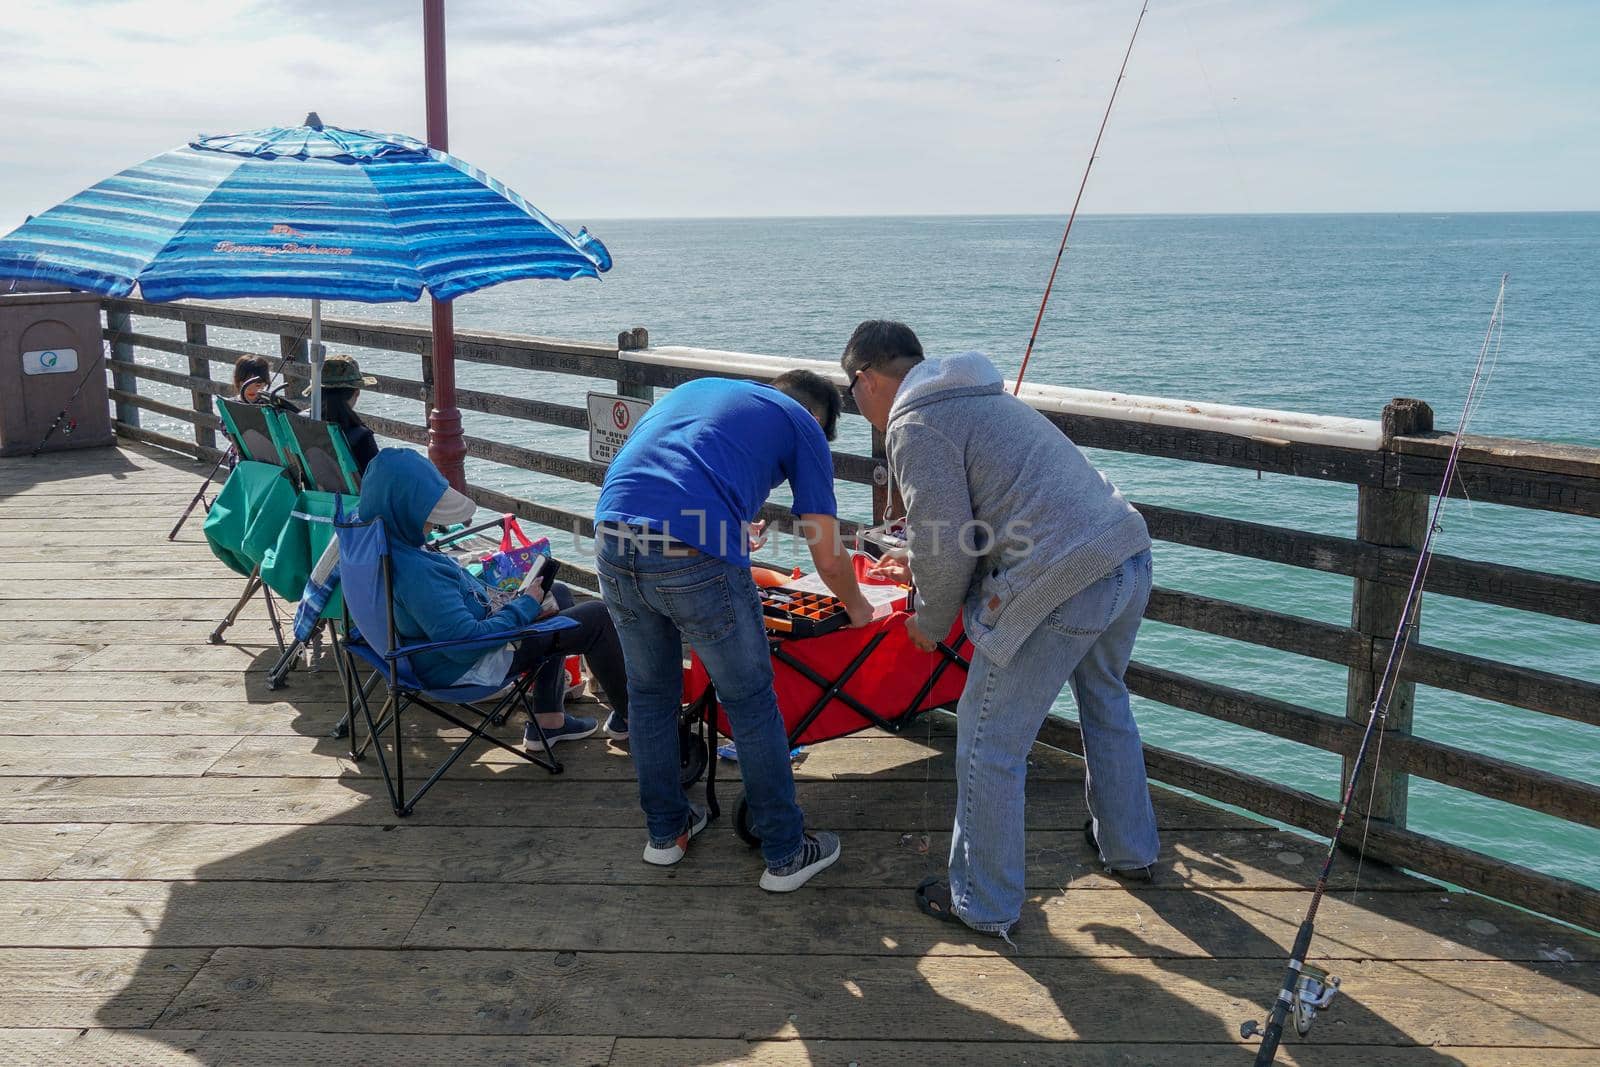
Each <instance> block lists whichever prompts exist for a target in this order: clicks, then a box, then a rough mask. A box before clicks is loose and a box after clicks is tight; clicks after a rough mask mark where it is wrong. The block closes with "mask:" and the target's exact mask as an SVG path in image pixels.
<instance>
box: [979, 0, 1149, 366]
mask: <svg viewBox="0 0 1600 1067" xmlns="http://www.w3.org/2000/svg"><path fill="white" fill-rule="evenodd" d="M1149 10H1150V0H1145V2H1144V6H1143V7H1141V8H1140V9H1139V18H1138V21H1136V22H1135V23H1134V24H1133V35H1132V36H1131V37H1129V38H1128V50H1127V51H1126V52H1124V53H1122V67H1121V69H1119V70H1118V71H1117V80H1116V83H1115V84H1113V85H1112V86H1111V99H1109V100H1107V101H1106V111H1105V114H1104V115H1102V116H1100V131H1099V132H1098V133H1096V134H1095V135H1094V147H1093V148H1091V149H1089V162H1088V163H1086V164H1085V165H1084V168H1083V180H1082V181H1081V182H1079V183H1078V195H1077V196H1076V197H1075V198H1074V199H1073V201H1072V212H1071V213H1070V214H1069V215H1068V216H1067V228H1066V229H1065V230H1063V231H1062V232H1061V247H1060V248H1058V249H1056V261H1055V265H1054V266H1052V267H1051V268H1050V280H1049V281H1047V282H1045V286H1044V297H1043V299H1041V300H1040V301H1039V314H1038V315H1036V316H1034V319H1033V333H1031V334H1029V335H1028V348H1027V350H1026V351H1024V352H1023V353H1022V366H1021V367H1019V368H1018V369H1017V383H1016V385H1014V386H1012V387H1011V395H1012V396H1016V395H1017V394H1018V393H1020V392H1022V376H1023V375H1024V374H1027V373H1028V360H1029V359H1031V358H1033V345H1034V342H1036V341H1037V340H1038V339H1039V326H1040V325H1041V324H1042V323H1043V322H1044V311H1045V308H1046V307H1048V306H1049V304H1050V293H1051V291H1052V290H1053V289H1054V288H1055V285H1056V272H1057V271H1059V270H1060V269H1061V260H1062V257H1064V256H1065V255H1066V254H1067V238H1068V237H1069V236H1071V234H1072V223H1073V221H1074V220H1075V219H1076V218H1077V217H1078V205H1079V204H1081V203H1082V202H1083V191H1084V190H1085V189H1087V188H1088V187H1089V172H1090V171H1091V170H1093V169H1094V161H1095V160H1096V159H1098V158H1100V139H1101V138H1102V137H1104V136H1105V135H1106V123H1107V122H1109V121H1110V120H1111V106H1112V105H1113V104H1115V103H1116V102H1117V90H1118V89H1120V88H1122V79H1123V78H1124V77H1125V76H1126V75H1127V73H1128V57H1129V56H1131V55H1133V42H1134V41H1137V40H1138V39H1139V27H1140V26H1142V25H1144V15H1145V12H1146V11H1149Z"/></svg>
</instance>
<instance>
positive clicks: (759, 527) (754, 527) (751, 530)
mask: <svg viewBox="0 0 1600 1067" xmlns="http://www.w3.org/2000/svg"><path fill="white" fill-rule="evenodd" d="M745 530H746V533H745V537H746V539H747V540H748V541H749V542H750V551H752V552H759V551H760V550H761V548H762V546H763V545H765V544H766V543H767V520H766V519H757V520H756V521H755V522H752V523H750V524H749V525H748V526H746V527H745Z"/></svg>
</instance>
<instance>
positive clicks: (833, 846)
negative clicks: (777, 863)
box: [761, 830, 843, 893]
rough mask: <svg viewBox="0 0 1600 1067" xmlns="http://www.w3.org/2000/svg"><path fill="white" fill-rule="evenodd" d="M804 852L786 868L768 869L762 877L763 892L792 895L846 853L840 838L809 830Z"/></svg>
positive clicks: (826, 832) (831, 834) (806, 835)
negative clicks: (840, 843)
mask: <svg viewBox="0 0 1600 1067" xmlns="http://www.w3.org/2000/svg"><path fill="white" fill-rule="evenodd" d="M803 842H804V843H803V844H801V846H800V851H799V852H797V853H795V857H794V859H792V860H790V861H789V862H788V863H785V864H784V865H783V866H782V867H768V868H767V869H766V870H765V871H763V872H762V873H761V888H762V889H765V890H766V891H767V892H769V893H792V892H794V891H795V890H796V889H799V888H800V887H801V886H803V885H805V884H806V883H807V882H809V881H811V878H812V876H813V875H818V874H821V873H822V872H823V871H825V870H827V869H828V868H829V867H832V866H833V865H834V864H835V863H837V862H838V860H839V855H840V853H841V852H842V851H843V849H842V848H841V847H840V845H839V835H838V834H834V833H829V832H828V831H827V830H816V831H812V830H807V831H806V832H805V837H804V838H803Z"/></svg>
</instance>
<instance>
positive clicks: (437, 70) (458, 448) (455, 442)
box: [422, 0, 467, 491]
mask: <svg viewBox="0 0 1600 1067" xmlns="http://www.w3.org/2000/svg"><path fill="white" fill-rule="evenodd" d="M422 54H423V61H422V62H423V71H424V74H423V77H424V80H425V84H426V90H427V101H428V146H429V147H430V148H437V149H438V150H439V151H441V152H445V151H448V150H449V148H450V124H449V110H448V108H447V107H446V103H445V76H444V0H422ZM428 299H429V300H431V301H432V302H433V407H432V410H431V411H429V412H428V458H429V459H431V460H432V461H433V465H434V466H435V467H437V468H439V473H440V474H442V475H444V476H445V480H446V481H448V482H449V483H450V484H451V485H452V486H454V487H455V488H457V489H459V490H462V491H465V490H466V480H467V476H466V467H465V464H464V462H463V461H464V460H465V458H466V455H467V445H466V442H465V441H463V440H462V437H461V410H460V409H459V408H457V407H456V336H455V314H454V309H453V308H452V307H451V306H450V302H449V301H448V300H439V299H437V298H435V297H432V296H430V297H429V298H428Z"/></svg>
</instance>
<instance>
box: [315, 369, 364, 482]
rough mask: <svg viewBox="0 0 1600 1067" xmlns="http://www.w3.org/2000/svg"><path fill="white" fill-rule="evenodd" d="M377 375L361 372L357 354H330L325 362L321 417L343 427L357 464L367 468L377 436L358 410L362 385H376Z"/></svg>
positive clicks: (359, 467) (361, 468)
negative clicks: (357, 404) (362, 419)
mask: <svg viewBox="0 0 1600 1067" xmlns="http://www.w3.org/2000/svg"><path fill="white" fill-rule="evenodd" d="M377 384H378V379H376V378H374V377H372V376H371V375H370V374H362V373H361V364H359V363H357V362H356V360H355V357H354V356H343V355H340V356H329V357H328V358H327V359H326V360H324V361H323V363H322V417H323V419H325V420H326V421H328V422H331V423H333V424H334V425H336V426H338V427H339V429H341V430H343V431H344V439H345V440H346V441H347V442H348V443H349V445H350V455H351V456H352V457H354V459H355V461H356V467H357V468H358V469H359V470H361V471H365V470H366V469H367V464H369V463H371V462H372V460H373V457H375V456H376V455H377V454H378V439H377V438H376V437H374V436H373V435H372V431H371V430H370V429H368V428H367V424H366V423H364V422H362V421H361V416H360V415H357V414H356V400H357V399H358V398H359V397H360V396H361V387H362V386H364V385H377Z"/></svg>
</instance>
